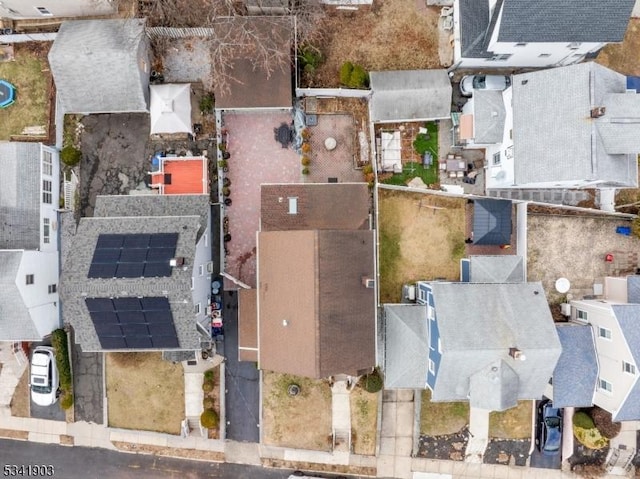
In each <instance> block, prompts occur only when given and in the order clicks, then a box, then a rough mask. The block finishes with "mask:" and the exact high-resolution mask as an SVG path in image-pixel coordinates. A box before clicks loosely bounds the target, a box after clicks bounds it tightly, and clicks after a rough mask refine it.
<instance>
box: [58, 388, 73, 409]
mask: <svg viewBox="0 0 640 479" xmlns="http://www.w3.org/2000/svg"><path fill="white" fill-rule="evenodd" d="M71 406H73V394H72V393H68V392H67V393H64V394H63V395H62V398H61V399H60V407H61V408H62V409H63V410H64V411H66V410H67V409H69V408H70V407H71Z"/></svg>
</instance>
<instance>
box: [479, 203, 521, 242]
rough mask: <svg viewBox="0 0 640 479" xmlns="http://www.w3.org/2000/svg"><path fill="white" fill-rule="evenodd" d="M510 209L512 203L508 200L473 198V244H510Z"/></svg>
mask: <svg viewBox="0 0 640 479" xmlns="http://www.w3.org/2000/svg"><path fill="white" fill-rule="evenodd" d="M511 210H512V204H511V201H509V200H494V199H486V200H474V202H473V244H476V245H504V244H510V243H511V226H512V225H511V214H512V212H511Z"/></svg>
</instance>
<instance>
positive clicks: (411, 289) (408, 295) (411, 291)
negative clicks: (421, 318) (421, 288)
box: [402, 284, 416, 301]
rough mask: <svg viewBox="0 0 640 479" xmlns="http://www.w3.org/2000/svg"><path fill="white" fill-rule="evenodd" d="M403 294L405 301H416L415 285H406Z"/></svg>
mask: <svg viewBox="0 0 640 479" xmlns="http://www.w3.org/2000/svg"><path fill="white" fill-rule="evenodd" d="M402 289H403V292H404V295H403V296H404V299H408V300H409V301H415V300H416V285H415V284H408V285H405V286H404V287H403V288H402Z"/></svg>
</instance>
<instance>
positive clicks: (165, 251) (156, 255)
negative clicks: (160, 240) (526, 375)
mask: <svg viewBox="0 0 640 479" xmlns="http://www.w3.org/2000/svg"><path fill="white" fill-rule="evenodd" d="M175 255H176V249H175V248H149V250H148V253H147V262H148V263H161V262H165V261H166V262H167V263H168V262H169V260H170V259H171V258H173V257H174V256H175Z"/></svg>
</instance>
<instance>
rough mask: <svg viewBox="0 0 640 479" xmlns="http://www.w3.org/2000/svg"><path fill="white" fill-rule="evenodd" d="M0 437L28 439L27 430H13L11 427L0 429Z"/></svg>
mask: <svg viewBox="0 0 640 479" xmlns="http://www.w3.org/2000/svg"><path fill="white" fill-rule="evenodd" d="M0 437H5V438H7V439H21V440H23V441H26V440H27V439H29V431H15V430H13V429H0Z"/></svg>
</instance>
